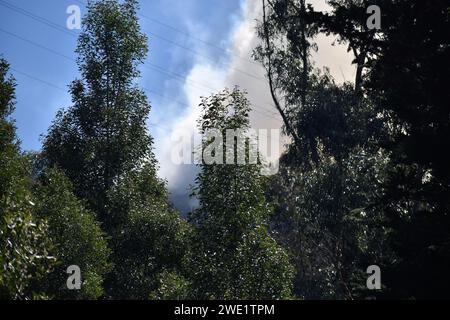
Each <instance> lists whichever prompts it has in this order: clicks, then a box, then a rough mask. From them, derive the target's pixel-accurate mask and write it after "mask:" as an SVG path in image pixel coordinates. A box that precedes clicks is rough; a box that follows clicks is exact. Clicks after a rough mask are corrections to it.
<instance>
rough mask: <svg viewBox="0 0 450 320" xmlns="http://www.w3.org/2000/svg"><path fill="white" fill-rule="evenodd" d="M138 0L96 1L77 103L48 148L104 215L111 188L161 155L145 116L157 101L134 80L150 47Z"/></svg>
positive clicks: (83, 38) (53, 161)
mask: <svg viewBox="0 0 450 320" xmlns="http://www.w3.org/2000/svg"><path fill="white" fill-rule="evenodd" d="M137 9H138V6H137V1H135V0H127V1H125V2H124V3H123V4H120V3H119V2H118V1H113V0H103V1H95V2H90V4H89V5H88V12H87V14H86V16H85V17H84V20H83V31H82V33H81V35H80V38H79V41H78V47H77V53H78V66H79V69H80V72H81V75H82V77H83V79H82V80H75V81H74V82H73V83H72V84H71V87H70V91H71V94H72V100H73V105H72V106H71V107H70V108H69V109H68V110H66V111H60V112H59V113H58V115H57V117H56V119H55V121H54V122H53V125H52V127H51V128H50V129H49V132H48V134H47V136H46V138H45V141H44V146H43V152H44V156H45V158H46V160H47V161H48V163H49V166H51V165H57V166H58V167H60V168H61V169H62V170H63V172H64V173H65V174H66V175H67V176H68V178H69V179H70V181H71V182H72V183H73V185H74V188H75V194H76V195H77V196H79V197H81V198H82V199H85V200H87V201H88V205H89V207H90V209H93V210H94V211H95V212H96V213H97V215H98V217H99V218H100V220H101V221H105V220H106V219H107V217H108V214H109V213H108V212H106V211H105V207H106V202H107V192H108V190H109V189H110V188H111V187H112V186H114V185H115V184H116V183H117V182H118V180H119V179H120V177H121V176H123V175H125V174H126V173H127V172H128V171H130V170H134V169H136V168H140V167H141V166H142V164H143V163H145V162H147V161H150V162H154V159H153V158H154V157H153V154H152V152H151V138H150V136H149V135H148V134H147V129H146V121H147V118H148V114H149V112H150V105H149V103H148V101H147V98H146V96H145V94H144V92H143V91H142V90H141V89H139V88H138V87H137V86H136V85H135V80H136V79H137V77H138V76H139V71H138V68H137V67H138V64H139V63H141V62H142V61H143V60H144V58H145V56H146V53H147V38H146V37H145V36H144V35H143V34H142V33H141V31H140V27H139V23H138V19H137V16H136V11H137Z"/></svg>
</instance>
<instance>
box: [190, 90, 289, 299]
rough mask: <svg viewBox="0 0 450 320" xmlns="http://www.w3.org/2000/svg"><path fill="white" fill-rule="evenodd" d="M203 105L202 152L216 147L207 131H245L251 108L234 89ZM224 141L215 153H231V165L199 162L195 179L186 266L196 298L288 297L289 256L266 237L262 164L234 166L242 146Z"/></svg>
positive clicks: (267, 214) (268, 213)
mask: <svg viewBox="0 0 450 320" xmlns="http://www.w3.org/2000/svg"><path fill="white" fill-rule="evenodd" d="M201 106H202V107H203V109H204V113H203V116H202V118H201V119H200V120H199V125H200V131H201V133H202V134H204V135H206V137H205V138H204V141H203V146H202V147H203V149H204V148H205V147H207V146H208V145H210V144H211V143H212V142H214V141H212V140H211V138H210V137H208V132H209V130H218V132H220V133H221V134H223V135H226V130H227V129H232V130H244V131H245V130H247V129H248V128H249V120H248V113H249V112H250V105H249V102H248V100H247V99H246V97H245V95H244V93H242V92H240V91H239V90H238V89H234V90H232V91H229V90H224V91H223V92H220V93H218V94H216V95H213V96H211V97H209V98H205V99H204V100H203V102H202V104H201ZM222 142H223V143H222V145H220V146H219V147H218V149H216V150H215V151H214V153H216V152H220V149H221V148H223V155H225V154H226V152H233V151H234V152H235V154H234V155H233V159H235V162H234V164H225V165H224V164H220V163H213V164H207V163H205V162H202V164H201V165H200V168H201V172H200V173H199V175H198V177H197V180H196V182H197V187H196V189H195V195H197V196H198V199H199V203H200V207H199V208H198V209H197V210H195V211H194V212H193V213H192V214H191V216H190V221H191V222H192V223H193V224H194V226H195V228H196V232H195V233H194V235H193V237H194V238H193V240H192V241H191V243H192V244H193V246H194V248H193V249H192V256H191V257H190V261H189V262H190V270H191V271H190V273H191V274H192V279H193V280H192V281H193V288H194V289H193V290H194V297H196V298H212V299H282V298H289V297H290V296H291V286H292V276H293V271H292V267H291V265H290V263H289V257H288V254H287V253H286V252H285V251H284V250H283V249H282V248H280V247H279V246H278V244H277V243H276V242H275V240H274V239H273V238H272V237H271V236H270V235H269V233H268V226H267V222H268V218H269V216H270V214H271V206H270V204H268V203H266V201H265V197H264V193H263V179H262V177H261V174H260V171H259V170H260V165H259V164H249V163H247V164H237V162H236V161H237V158H236V157H237V151H238V150H239V149H242V148H243V146H241V145H238V143H237V142H236V141H235V140H234V138H233V141H232V142H229V143H230V144H231V146H232V147H231V149H229V150H227V149H226V139H225V141H222ZM216 143H217V141H216ZM244 152H245V151H244ZM247 158H248V151H247Z"/></svg>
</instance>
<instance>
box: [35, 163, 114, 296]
mask: <svg viewBox="0 0 450 320" xmlns="http://www.w3.org/2000/svg"><path fill="white" fill-rule="evenodd" d="M72 189H73V187H72V184H71V183H70V181H69V180H68V179H67V178H66V177H65V176H64V174H63V173H62V172H61V171H60V170H58V169H55V168H53V169H48V170H47V171H46V172H45V173H44V174H43V175H42V176H41V177H40V178H39V183H38V185H37V186H36V187H35V196H36V198H37V199H39V202H38V203H37V205H36V213H37V215H38V216H39V217H42V218H45V219H46V220H47V221H48V226H49V228H48V236H49V237H50V239H51V240H52V242H53V243H54V244H55V247H54V248H53V250H52V255H54V256H55V257H56V258H57V261H58V265H57V266H56V267H55V268H54V270H53V271H52V272H51V273H50V274H49V275H48V276H47V277H46V279H45V283H43V284H42V286H43V289H44V290H43V291H44V292H46V293H47V294H48V295H51V296H52V297H54V298H57V299H96V298H99V297H101V296H102V295H103V288H102V282H103V277H104V276H105V274H106V273H107V272H108V271H110V269H111V266H110V263H109V261H108V259H109V255H110V250H109V249H108V247H107V242H106V238H105V234H104V233H103V232H102V230H101V228H100V223H99V222H98V221H97V220H96V218H95V214H94V213H93V212H91V211H89V210H87V209H86V208H85V207H84V205H83V204H82V202H81V201H80V200H78V199H77V198H76V197H75V195H74V194H73V191H72ZM71 265H77V266H79V267H80V270H81V275H82V286H81V290H68V289H67V286H66V280H67V277H68V274H67V273H66V270H67V267H69V266H71Z"/></svg>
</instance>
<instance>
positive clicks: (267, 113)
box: [0, 0, 278, 120]
mask: <svg viewBox="0 0 450 320" xmlns="http://www.w3.org/2000/svg"><path fill="white" fill-rule="evenodd" d="M4 3H5V1H3V0H0V5H3V4H4ZM7 7H8V8H10V7H9V6H7ZM13 7H14V6H13ZM17 8H18V7H17ZM10 9H11V10H14V8H10ZM18 9H20V11H19V10H14V11H16V12H18V13H21V14H24V15H26V16H28V17H30V18H32V19H34V20H36V21H38V22H42V23H45V24H46V25H48V26H50V27H52V28H55V29H57V30H59V31H62V30H61V28H60V27H58V28H56V26H58V25H57V24H55V23H53V22H51V21H49V20H46V19H45V18H42V17H39V16H37V15H34V14H32V13H30V12H28V11H26V10H24V9H21V8H18ZM0 31H2V32H4V33H6V34H8V35H10V36H13V37H16V38H18V39H20V40H22V41H24V42H27V43H29V44H32V45H34V46H37V47H39V48H41V49H44V50H47V51H49V52H51V53H53V54H56V55H58V56H61V57H64V58H66V59H69V60H71V61H74V62H75V61H76V60H75V59H74V58H72V57H69V56H67V55H65V54H62V53H60V52H57V51H55V50H53V49H50V48H48V47H45V46H43V45H41V44H38V43H36V42H34V41H31V40H29V39H26V38H23V37H21V36H19V35H17V34H14V33H12V32H9V31H6V30H4V29H1V28H0ZM64 31H65V32H66V33H67V30H65V29H64ZM69 34H71V35H74V34H73V33H70V32H69ZM148 64H149V65H151V67H149V66H146V65H145V64H144V66H145V67H147V68H149V69H151V70H154V71H156V72H159V73H163V74H165V75H167V76H169V77H171V78H173V79H175V80H178V81H180V82H182V83H183V84H184V83H186V82H188V83H186V84H188V85H190V86H192V87H193V86H194V85H193V84H199V85H200V86H203V87H205V88H207V89H209V90H212V91H217V90H216V89H213V88H211V87H209V86H206V85H203V84H201V83H198V82H196V81H193V80H189V79H186V77H183V76H182V75H179V74H176V73H171V72H169V71H166V70H164V69H163V68H161V67H159V66H158V65H155V64H152V63H148ZM189 82H191V83H189ZM192 83H193V84H192ZM196 88H197V89H201V88H199V87H196ZM255 106H256V107H258V108H260V109H261V110H256V109H254V110H253V111H254V112H256V113H259V114H261V115H263V116H265V117H267V118H272V119H275V120H277V119H276V118H274V117H273V116H278V114H276V113H271V112H270V111H269V110H268V109H265V108H263V107H261V106H258V105H255ZM263 111H264V112H263Z"/></svg>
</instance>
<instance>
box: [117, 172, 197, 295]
mask: <svg viewBox="0 0 450 320" xmlns="http://www.w3.org/2000/svg"><path fill="white" fill-rule="evenodd" d="M109 197H110V202H109V203H110V206H111V207H110V211H111V212H114V214H115V215H117V216H118V217H121V220H120V223H118V224H116V225H115V226H114V231H113V233H112V240H111V244H112V248H113V251H114V261H115V269H114V272H113V274H114V275H113V278H112V283H113V284H114V287H112V288H111V290H113V291H114V295H115V296H116V297H120V298H126V299H147V298H148V297H149V296H151V295H154V296H156V297H160V298H164V297H167V298H169V297H170V298H171V299H172V298H175V296H174V295H176V294H177V292H178V291H174V292H172V293H171V292H170V291H167V290H172V289H173V290H175V288H169V289H168V288H166V286H167V284H166V280H167V281H171V279H170V278H171V277H172V276H174V275H176V274H177V273H182V272H183V266H182V260H183V257H184V255H185V254H186V252H187V251H188V235H189V233H190V227H189V225H188V224H187V223H186V222H185V221H184V220H182V219H181V217H180V215H179V213H178V212H176V211H175V210H173V209H171V208H170V207H169V206H168V205H167V203H168V199H167V194H166V190H165V184H164V183H163V182H162V181H160V180H159V179H157V178H156V177H155V172H154V167H153V166H151V165H148V166H145V167H144V168H143V169H142V170H139V171H137V172H130V173H129V174H128V175H127V177H125V178H124V179H123V180H122V181H121V183H119V184H118V185H117V186H116V187H114V188H113V189H111V190H110V192H109ZM114 220H115V221H119V219H116V218H114ZM167 274H171V275H172V276H170V277H169V278H168V279H166V276H167ZM177 277H178V276H177ZM172 280H174V281H175V279H172ZM180 281H181V280H180ZM160 286H162V287H160ZM180 294H181V292H180ZM166 295H167V296H166Z"/></svg>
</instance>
